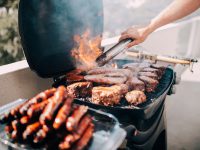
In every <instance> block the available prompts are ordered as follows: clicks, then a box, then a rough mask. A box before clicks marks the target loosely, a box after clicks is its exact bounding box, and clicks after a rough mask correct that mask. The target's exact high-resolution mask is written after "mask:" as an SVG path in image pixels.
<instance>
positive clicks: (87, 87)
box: [67, 82, 93, 98]
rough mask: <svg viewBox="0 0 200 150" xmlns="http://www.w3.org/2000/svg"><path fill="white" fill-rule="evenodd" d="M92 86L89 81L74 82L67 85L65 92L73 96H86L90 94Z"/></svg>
mask: <svg viewBox="0 0 200 150" xmlns="http://www.w3.org/2000/svg"><path fill="white" fill-rule="evenodd" d="M92 87H93V85H92V83H91V82H76V83H73V84H71V85H69V86H67V92H68V93H69V94H72V95H73V96H74V97H79V98H81V97H88V96H91V93H92Z"/></svg>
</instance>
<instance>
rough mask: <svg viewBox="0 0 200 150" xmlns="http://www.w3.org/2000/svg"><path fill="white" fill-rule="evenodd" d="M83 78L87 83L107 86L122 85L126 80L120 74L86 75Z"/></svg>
mask: <svg viewBox="0 0 200 150" xmlns="http://www.w3.org/2000/svg"><path fill="white" fill-rule="evenodd" d="M84 78H85V80H87V81H91V82H95V83H99V84H108V85H113V84H123V83H125V82H126V80H127V77H126V76H124V75H123V74H121V73H108V74H97V75H86V76H85V77H84Z"/></svg>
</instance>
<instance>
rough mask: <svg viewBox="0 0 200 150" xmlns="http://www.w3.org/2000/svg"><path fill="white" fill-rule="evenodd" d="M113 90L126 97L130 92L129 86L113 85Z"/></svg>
mask: <svg viewBox="0 0 200 150" xmlns="http://www.w3.org/2000/svg"><path fill="white" fill-rule="evenodd" d="M112 88H116V89H118V90H119V91H120V94H121V95H124V94H126V93H127V92H128V85H126V84H118V85H113V86H112Z"/></svg>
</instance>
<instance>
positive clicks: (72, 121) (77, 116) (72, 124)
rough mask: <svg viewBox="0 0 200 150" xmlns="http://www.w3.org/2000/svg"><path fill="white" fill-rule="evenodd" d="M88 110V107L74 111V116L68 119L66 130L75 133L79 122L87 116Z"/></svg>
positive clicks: (80, 107)
mask: <svg viewBox="0 0 200 150" xmlns="http://www.w3.org/2000/svg"><path fill="white" fill-rule="evenodd" d="M87 110H88V107H87V106H79V107H77V108H76V109H75V110H74V112H73V113H72V115H71V116H70V117H69V118H67V121H66V128H67V130H68V131H74V130H75V129H76V128H77V125H78V123H79V121H80V120H81V118H82V117H83V116H84V115H85V114H86V112H87Z"/></svg>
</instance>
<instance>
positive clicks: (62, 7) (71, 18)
mask: <svg viewBox="0 0 200 150" xmlns="http://www.w3.org/2000/svg"><path fill="white" fill-rule="evenodd" d="M102 14H103V6H102V1H101V0H86V1H83V0H73V1H72V0H59V1H55V0H43V1H41V0H28V1H27V0H20V4H19V16H18V17H19V32H20V36H21V42H22V46H23V50H24V53H25V56H26V59H27V61H28V64H29V66H30V68H31V69H32V70H33V71H35V72H36V73H37V74H38V75H39V76H41V77H55V76H57V75H60V74H62V73H65V72H67V71H70V70H72V69H74V68H75V64H74V60H73V58H72V57H71V49H72V48H73V46H74V40H73V36H74V35H75V34H80V35H82V34H83V32H85V31H86V30H87V29H90V32H91V36H97V35H99V34H101V33H102V31H103V15H102Z"/></svg>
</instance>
